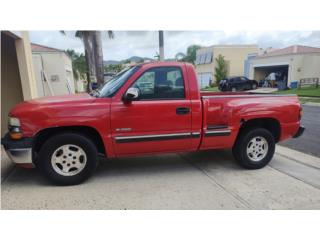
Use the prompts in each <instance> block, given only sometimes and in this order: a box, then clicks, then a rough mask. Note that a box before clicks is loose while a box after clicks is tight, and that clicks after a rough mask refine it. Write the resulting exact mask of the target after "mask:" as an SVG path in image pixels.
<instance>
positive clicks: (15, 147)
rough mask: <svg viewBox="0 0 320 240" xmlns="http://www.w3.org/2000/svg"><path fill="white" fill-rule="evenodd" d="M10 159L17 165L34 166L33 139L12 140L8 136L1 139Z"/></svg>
mask: <svg viewBox="0 0 320 240" xmlns="http://www.w3.org/2000/svg"><path fill="white" fill-rule="evenodd" d="M1 144H2V145H3V147H4V149H5V151H6V153H7V154H8V156H9V158H10V159H11V160H12V161H13V162H14V163H16V164H30V163H31V164H32V138H23V139H21V140H12V139H11V138H10V137H9V136H8V134H7V135H5V136H4V138H2V139H1Z"/></svg>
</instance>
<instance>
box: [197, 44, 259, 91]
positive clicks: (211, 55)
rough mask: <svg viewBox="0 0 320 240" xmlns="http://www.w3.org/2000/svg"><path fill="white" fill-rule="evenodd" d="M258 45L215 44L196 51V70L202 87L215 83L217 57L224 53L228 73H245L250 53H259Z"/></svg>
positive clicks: (229, 74)
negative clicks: (246, 61) (245, 64)
mask: <svg viewBox="0 0 320 240" xmlns="http://www.w3.org/2000/svg"><path fill="white" fill-rule="evenodd" d="M258 52H259V49H258V45H213V46H210V47H203V48H200V49H198V50H197V52H196V61H195V65H196V72H197V75H198V81H199V86H200V88H204V87H206V86H209V85H210V82H211V83H215V82H216V79H215V76H214V75H215V68H216V66H217V63H216V61H215V59H216V58H217V57H218V56H219V55H222V56H223V57H224V59H225V61H226V65H227V75H228V76H231V75H240V76H241V75H244V63H245V60H246V59H247V57H248V55H249V54H258Z"/></svg>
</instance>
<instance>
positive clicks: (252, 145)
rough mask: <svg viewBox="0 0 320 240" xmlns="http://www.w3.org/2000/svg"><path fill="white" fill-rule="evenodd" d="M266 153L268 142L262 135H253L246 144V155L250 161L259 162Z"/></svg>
mask: <svg viewBox="0 0 320 240" xmlns="http://www.w3.org/2000/svg"><path fill="white" fill-rule="evenodd" d="M267 153H268V142H267V140H266V139H265V138H264V137H254V138H252V139H251V140H250V141H249V143H248V145H247V156H248V157H249V159H250V160H251V161H254V162H259V161H261V160H262V159H263V158H264V157H265V156H266V155H267Z"/></svg>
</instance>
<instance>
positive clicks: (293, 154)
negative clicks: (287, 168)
mask: <svg viewBox="0 0 320 240" xmlns="http://www.w3.org/2000/svg"><path fill="white" fill-rule="evenodd" d="M275 152H276V154H279V155H281V156H283V157H286V158H289V159H291V160H294V161H296V162H299V163H302V164H305V165H309V166H311V167H314V168H318V169H320V158H319V157H315V156H313V155H309V154H306V153H303V152H299V151H297V150H293V149H291V148H287V147H283V146H280V145H277V146H276V151H275Z"/></svg>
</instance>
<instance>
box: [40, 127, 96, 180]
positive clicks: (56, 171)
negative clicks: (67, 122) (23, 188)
mask: <svg viewBox="0 0 320 240" xmlns="http://www.w3.org/2000/svg"><path fill="white" fill-rule="evenodd" d="M97 163H98V152H97V149H96V146H95V145H94V144H93V142H92V141H91V140H90V139H88V138H87V137H85V136H83V135H81V134H78V133H63V134H58V135H55V136H53V137H51V138H49V139H48V140H47V141H46V142H45V143H44V145H43V146H42V147H41V150H40V152H39V159H38V165H39V167H40V169H41V171H42V172H43V173H44V175H45V176H46V177H47V178H48V179H49V180H51V181H52V182H53V183H55V184H57V185H75V184H79V183H81V182H83V181H84V180H86V179H87V178H88V177H89V176H90V175H91V174H92V173H93V171H94V170H95V168H96V166H97Z"/></svg>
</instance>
